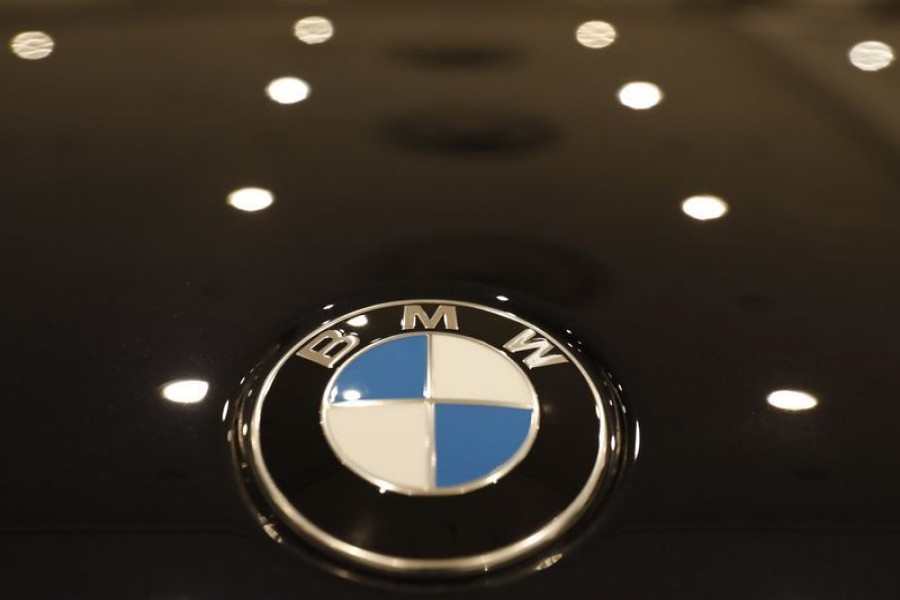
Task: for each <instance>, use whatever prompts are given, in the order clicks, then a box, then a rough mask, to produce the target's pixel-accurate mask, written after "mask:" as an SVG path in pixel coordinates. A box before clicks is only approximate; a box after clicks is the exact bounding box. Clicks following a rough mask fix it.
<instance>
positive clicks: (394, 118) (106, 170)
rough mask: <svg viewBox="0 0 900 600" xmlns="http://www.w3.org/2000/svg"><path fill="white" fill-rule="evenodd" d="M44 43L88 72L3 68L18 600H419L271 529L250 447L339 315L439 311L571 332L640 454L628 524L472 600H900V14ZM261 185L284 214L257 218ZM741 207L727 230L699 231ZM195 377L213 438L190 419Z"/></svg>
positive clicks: (65, 31) (733, 7) (720, 226)
mask: <svg viewBox="0 0 900 600" xmlns="http://www.w3.org/2000/svg"><path fill="white" fill-rule="evenodd" d="M310 14H322V15H325V16H328V17H329V18H330V19H332V20H333V21H334V23H335V27H336V35H335V37H334V38H333V39H332V40H331V41H329V42H328V43H326V44H323V45H321V46H305V45H303V44H301V43H299V42H298V41H297V40H296V39H294V38H293V37H292V35H291V28H292V24H293V22H294V21H295V20H296V19H298V18H300V17H303V16H308V15H310ZM589 19H602V20H606V21H609V22H611V23H613V24H615V26H616V27H617V29H618V31H619V39H618V41H617V42H616V43H615V44H613V45H612V46H610V47H609V48H606V49H603V50H593V51H592V50H587V49H585V48H583V47H581V46H579V45H578V44H577V43H576V42H575V40H574V36H573V33H574V30H575V27H576V26H577V25H578V24H579V23H581V22H582V21H586V20H589ZM28 29H39V30H44V31H47V32H48V33H50V34H51V35H52V36H53V37H54V39H55V42H56V47H55V50H54V53H53V54H52V55H51V56H50V57H49V58H48V59H46V60H41V61H33V62H32V61H23V60H21V59H19V58H17V57H16V56H14V55H13V54H12V53H11V52H8V51H6V50H4V51H3V52H2V53H0V80H2V90H3V91H2V94H0V115H2V127H0V157H2V161H0V190H2V196H0V197H2V201H3V207H4V209H5V210H4V212H3V217H2V219H0V244H2V246H0V274H2V278H3V279H2V281H3V284H4V285H3V290H2V294H0V339H2V340H3V349H4V353H3V359H4V360H2V361H0V381H2V383H3V389H4V391H5V394H4V396H5V397H4V400H3V404H2V406H3V408H4V412H3V414H4V415H5V420H4V427H3V433H2V437H0V439H2V450H3V452H2V455H0V456H2V458H0V473H2V476H0V557H2V563H3V569H2V571H3V578H2V583H0V586H3V588H2V592H0V595H4V596H8V597H13V598H18V597H29V598H33V597H119V598H121V597H138V598H147V597H150V598H195V597H196V598H223V597H239V596H240V597H305V598H316V597H322V598H325V597H334V595H335V594H346V595H352V596H357V597H380V596H381V595H384V594H386V592H380V591H378V590H377V589H376V588H373V587H371V586H363V585H358V584H355V583H352V582H348V581H344V580H341V579H339V578H337V577H335V576H333V575H329V574H325V573H322V572H320V571H319V570H317V569H316V568H315V567H312V566H310V565H308V564H306V563H304V562H303V561H302V560H297V559H296V557H294V556H291V555H289V554H288V553H284V552H283V551H282V549H281V548H279V547H277V546H276V545H275V544H273V543H272V542H271V541H270V540H268V538H266V537H265V536H264V535H263V534H262V533H261V532H260V531H259V530H258V527H257V526H256V524H255V523H254V522H253V519H252V516H251V514H250V512H249V511H248V510H247V507H246V506H245V505H244V503H243V501H242V499H241V497H240V496H239V494H238V492H237V486H236V485H235V482H234V477H233V475H232V473H231V469H230V466H229V463H228V456H227V451H226V447H225V439H224V436H225V430H224V427H223V425H222V422H221V415H222V410H223V405H224V403H225V402H226V400H229V399H232V400H233V399H234V398H235V395H236V394H237V393H238V390H239V381H240V379H241V377H243V375H244V374H245V373H246V371H247V369H249V367H251V366H252V365H253V364H255V362H256V361H257V360H258V359H259V357H260V356H262V354H263V353H264V352H265V350H266V349H267V348H268V347H270V346H271V344H272V343H273V342H274V340H276V339H277V338H278V337H279V336H280V335H282V334H283V333H284V332H285V331H286V330H288V329H289V328H290V327H291V325H292V324H294V323H296V322H297V321H298V319H300V318H301V317H303V315H304V314H308V311H309V310H310V309H312V308H315V307H317V306H321V305H323V304H326V303H327V302H331V301H333V299H338V298H341V297H343V296H344V295H345V294H347V293H349V292H350V291H356V290H360V289H365V288H366V287H367V286H374V285H385V284H390V282H392V281H399V280H408V279H421V280H423V281H424V280H430V279H433V278H440V279H445V280H446V279H450V280H456V281H460V282H476V283H477V282H482V283H490V284H493V285H496V286H499V287H500V288H502V289H508V290H510V293H522V294H525V295H527V296H531V297H534V298H536V299H538V300H541V301H544V302H547V303H550V304H552V305H554V306H557V307H558V308H559V310H560V311H561V312H562V313H564V314H565V315H567V319H568V321H569V322H568V323H561V324H560V325H561V326H562V327H569V326H570V327H571V328H572V329H573V330H575V331H577V332H578V334H580V335H581V336H582V337H583V338H585V339H586V341H588V342H589V343H590V344H592V345H593V346H595V347H599V348H601V349H602V351H603V353H604V354H605V355H606V356H607V357H609V359H610V361H611V362H612V364H613V366H614V367H615V372H616V374H617V376H618V378H619V379H620V380H622V381H623V382H624V384H625V388H626V392H627V393H628V396H629V399H630V400H631V403H632V405H633V406H634V407H635V409H636V410H637V414H638V416H639V421H640V429H641V447H640V455H639V458H638V460H637V463H636V465H635V466H634V468H633V469H632V471H631V474H630V486H629V488H628V489H627V490H626V491H624V492H623V495H622V497H621V498H620V503H619V504H618V505H617V506H618V507H617V508H616V509H615V510H616V512H615V514H614V515H612V516H611V523H613V524H614V525H611V526H610V527H608V528H607V529H606V530H604V531H603V532H601V534H599V535H596V536H594V538H593V539H592V540H591V541H590V542H589V543H588V544H586V545H585V546H584V547H582V548H581V549H580V551H578V552H576V553H573V554H572V555H570V556H565V557H563V559H562V560H561V561H560V562H559V563H558V564H557V565H555V566H554V567H553V568H550V569H547V570H546V571H544V572H541V573H538V574H535V575H533V576H531V577H528V578H527V579H525V580H524V581H521V582H519V583H504V584H499V586H498V587H494V588H490V589H482V590H481V591H479V592H477V593H470V594H469V595H471V596H474V597H478V596H481V595H483V596H485V597H498V598H501V597H508V598H512V597H516V598H522V597H545V596H547V595H549V594H560V595H562V594H568V595H574V596H579V595H582V596H586V595H588V594H590V595H592V596H602V595H604V594H608V595H610V596H613V595H614V596H616V597H618V598H623V597H624V598H631V597H634V598H647V597H690V598H700V597H711V598H721V597H729V598H759V597H766V598H826V597H828V598H846V597H869V598H874V597H878V598H889V597H894V596H896V590H897V588H898V587H900V574H898V571H897V569H896V565H897V564H898V560H900V550H898V548H900V536H898V525H900V511H898V508H897V507H898V505H900V484H898V480H897V473H898V467H900V445H898V443H897V435H896V432H895V429H896V425H897V421H898V415H900V411H898V408H897V402H898V396H900V394H898V392H900V385H898V383H897V380H896V377H897V364H898V359H900V351H898V344H897V339H898V336H900V311H898V307H900V235H898V234H900V224H898V223H900V203H898V198H900V154H898V144H900V116H898V115H900V112H898V110H897V107H898V106H900V75H898V74H900V71H898V68H900V67H898V65H897V64H896V63H895V64H894V65H893V66H892V67H890V68H888V69H886V70H884V71H881V72H878V73H864V72H862V71H859V70H857V69H854V68H853V67H852V66H851V65H850V64H849V62H848V61H847V57H846V53H847V50H848V49H849V47H850V46H851V45H853V44H854V43H856V42H858V41H862V40H866V39H880V40H883V41H885V42H887V43H890V44H892V45H893V46H894V47H895V48H897V47H900V15H898V11H897V10H896V8H894V5H893V4H887V3H878V2H868V3H867V2H847V3H843V4H830V3H827V2H815V1H813V0H809V1H806V2H799V1H798V2H787V1H785V2H758V3H756V2H712V1H709V2H651V1H649V0H647V1H640V2H562V1H547V2H538V1H525V2H518V3H515V4H512V3H508V2H501V1H499V0H497V1H495V0H480V1H478V2H475V1H473V0H458V1H456V2H452V3H448V2H438V1H436V0H419V1H417V2H411V1H401V0H386V1H383V2H372V1H369V0H348V1H341V2H338V1H337V0H335V1H333V2H312V3H310V2H274V1H272V2H254V3H250V2H231V1H229V2H216V3H213V2H202V1H198V2H193V3H176V2H127V1H123V2H116V1H113V0H107V1H103V0H40V1H37V0H34V1H29V2H25V1H22V0H16V1H10V0H4V1H2V2H0V37H2V39H3V40H4V43H5V42H6V40H9V39H10V38H11V37H12V36H13V35H15V33H17V32H18V31H22V30H28ZM282 75H295V76H298V77H301V78H303V79H305V80H306V81H308V82H309V83H310V84H311V86H312V94H311V96H310V97H309V99H308V100H306V101H305V102H302V103H300V104H297V105H292V106H282V105H277V104H274V103H273V102H271V101H270V100H269V99H268V98H266V96H265V94H264V92H263V90H264V88H265V86H266V84H267V83H268V82H269V81H270V80H272V79H274V78H275V77H278V76H282ZM629 80H649V81H653V82H655V83H656V84H658V85H659V86H660V87H661V88H662V89H663V91H664V93H665V100H664V101H663V102H662V103H661V104H660V105H659V106H658V107H656V108H654V109H652V110H648V111H640V112H639V111H631V110H629V109H627V108H625V107H623V106H621V105H619V103H618V102H617V101H616V91H617V90H618V89H619V87H620V86H621V85H622V84H624V83H625V82H627V81H629ZM248 185H258V186H262V187H266V188H268V189H270V190H272V192H273V193H274V194H275V196H276V201H275V203H274V205H273V206H272V207H271V208H270V209H268V210H265V211H262V212H259V213H252V214H251V213H242V212H239V211H236V210H234V209H233V208H231V207H230V206H228V205H227V204H226V202H225V199H226V196H227V194H228V193H229V192H230V191H231V190H233V189H235V188H238V187H242V186H248ZM705 192H708V193H714V194H718V195H720V196H722V197H723V198H724V199H726V200H727V201H728V203H729V205H730V208H731V211H730V212H729V213H728V215H727V216H726V217H725V218H723V219H721V220H718V221H710V222H705V223H701V222H697V221H693V220H691V219H689V218H687V217H686V216H685V215H684V214H682V213H681V211H680V209H679V204H680V202H681V201H682V200H683V199H684V198H686V197H687V196H689V195H692V194H696V193H705ZM185 377H196V378H200V379H205V380H208V381H209V382H210V384H211V388H210V393H209V395H208V397H207V398H206V399H205V400H204V401H203V402H202V403H200V404H197V405H191V406H185V405H176V404H172V403H168V402H166V401H164V400H163V399H162V398H161V397H160V395H159V386H160V385H161V384H163V383H165V382H167V381H170V380H173V379H179V378H185ZM779 388H802V389H807V390H809V391H811V392H813V393H815V394H816V395H817V396H818V398H819V400H820V405H819V407H818V408H817V409H816V410H814V411H810V412H808V413H797V414H790V413H786V412H781V411H777V410H775V409H772V408H770V407H769V406H767V405H766V402H765V397H766V395H767V394H768V393H769V392H770V391H772V390H775V389H779Z"/></svg>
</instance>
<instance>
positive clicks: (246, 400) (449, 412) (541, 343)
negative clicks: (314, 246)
mask: <svg viewBox="0 0 900 600" xmlns="http://www.w3.org/2000/svg"><path fill="white" fill-rule="evenodd" d="M500 298H502V299H504V300H506V298H505V297H503V296H501V297H500ZM501 304H502V305H501ZM512 309H513V307H512V306H510V304H509V303H508V301H506V302H503V303H496V302H495V303H492V304H487V303H484V304H483V303H475V302H471V301H456V300H436V299H409V300H397V301H391V302H384V303H380V304H375V305H372V306H364V307H356V308H353V309H352V310H351V309H346V310H343V311H340V312H341V313H342V314H334V315H331V313H334V312H336V310H335V309H334V308H333V307H332V306H329V307H326V310H325V312H326V314H328V315H330V316H329V318H327V320H325V321H324V322H322V321H321V319H320V320H319V322H320V323H321V324H320V326H318V327H316V328H311V329H308V330H304V331H301V332H300V333H298V334H297V335H295V336H292V337H291V338H289V339H287V340H286V341H285V342H284V343H282V344H281V345H279V347H278V348H277V349H276V351H274V352H273V353H272V354H271V356H270V357H269V358H268V359H266V360H264V361H263V363H262V364H261V365H260V366H258V367H257V368H256V369H254V371H253V372H252V374H251V376H250V377H248V378H247V381H246V382H245V385H244V388H243V391H242V395H241V398H240V400H239V403H238V408H237V411H236V418H235V420H234V425H233V429H232V430H231V433H232V439H233V441H234V443H233V449H234V455H235V460H236V463H237V464H238V466H239V470H240V472H241V475H242V480H243V481H244V482H245V484H246V486H245V489H246V490H247V492H248V497H249V498H250V499H251V501H252V502H253V504H254V505H255V506H256V508H257V510H258V514H259V516H260V520H261V521H262V522H263V525H264V526H265V528H266V530H267V531H268V532H269V533H270V535H272V537H275V538H276V539H277V540H279V541H282V542H296V544H294V545H295V546H296V547H300V548H301V549H302V548H305V549H307V550H308V552H307V553H308V554H311V555H315V556H317V557H320V558H322V559H323V560H324V561H325V562H326V563H334V564H336V565H341V566H349V567H356V568H358V569H362V570H364V571H367V572H376V573H381V574H390V575H394V576H396V575H399V574H403V575H408V576H411V577H419V578H421V577H428V576H441V577H450V576H461V575H463V576H464V575H473V574H483V573H484V572H486V571H493V570H501V569H504V568H506V567H509V566H512V565H516V564H523V563H528V560H529V559H531V561H532V563H535V561H539V560H540V559H541V558H542V557H546V556H548V555H553V554H552V552H554V551H558V550H559V548H561V547H562V544H564V543H565V541H566V540H567V539H570V538H571V537H572V533H573V529H576V527H575V526H576V525H577V524H578V523H579V522H584V521H586V520H588V519H589V518H590V516H591V515H592V514H593V513H595V512H596V508H597V506H598V505H599V504H600V503H601V501H602V500H603V498H604V497H605V496H606V495H607V491H608V489H609V488H610V486H611V483H612V480H613V479H614V476H615V474H616V472H617V471H618V470H619V468H620V463H621V462H622V459H621V457H622V454H623V447H624V445H625V437H626V435H625V431H626V428H625V427H624V425H623V418H622V411H623V410H624V408H623V407H622V404H621V399H620V398H619V394H618V389H617V386H616V385H615V384H614V383H613V381H612V379H611V378H610V376H609V374H608V373H606V372H605V371H603V370H601V369H597V368H595V367H593V366H592V365H590V364H589V363H588V361H587V360H586V359H585V358H584V355H583V352H582V348H581V345H580V342H578V341H577V339H576V338H574V337H573V336H572V335H571V334H569V333H566V334H562V335H560V334H554V333H552V332H551V331H550V330H548V329H546V328H544V327H540V326H538V325H536V324H534V323H532V322H530V321H527V320H525V318H523V317H522V316H521V315H519V314H518V313H515V312H512ZM582 528H583V527H582ZM554 549H555V550H554ZM535 564H536V563H535Z"/></svg>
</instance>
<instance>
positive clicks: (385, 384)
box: [322, 333, 539, 495]
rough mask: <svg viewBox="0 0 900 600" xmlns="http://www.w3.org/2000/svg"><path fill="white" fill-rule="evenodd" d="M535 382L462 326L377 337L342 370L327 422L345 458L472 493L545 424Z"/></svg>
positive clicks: (384, 476)
mask: <svg viewBox="0 0 900 600" xmlns="http://www.w3.org/2000/svg"><path fill="white" fill-rule="evenodd" d="M538 412H539V411H538V405H537V397H536V395H535V392H534V388H533V387H532V385H531V382H530V381H529V380H528V377H527V376H526V375H525V373H523V372H522V370H521V369H520V368H519V366H518V365H516V364H515V362H513V361H512V359H510V358H509V357H508V356H507V355H505V354H504V353H503V352H501V351H500V350H497V349H496V348H493V347H491V346H489V345H487V344H485V343H483V342H480V341H478V340H475V339H473V338H470V337H466V336H463V335H458V334H451V333H421V334H418V333H417V334H406V335H401V336H397V337H394V338H389V339H387V340H385V341H382V342H378V343H375V344H373V345H371V346H369V347H368V348H366V349H364V350H362V351H360V352H359V353H357V354H356V356H354V357H353V358H351V359H350V360H349V361H348V362H347V363H346V364H345V365H344V366H343V367H342V368H340V369H339V370H338V372H337V373H336V374H335V376H334V377H333V379H332V381H331V382H330V384H329V386H328V388H327V390H326V392H325V398H324V402H323V406H322V427H323V429H324V430H325V435H326V438H327V439H328V442H329V443H330V444H331V447H332V449H333V450H334V452H335V453H336V454H337V456H338V458H339V459H340V460H341V462H342V463H343V464H344V465H345V466H347V467H348V468H350V469H351V470H353V471H354V472H356V473H357V474H358V475H360V476H362V477H363V478H365V479H367V480H369V481H370V482H372V483H373V484H375V485H378V486H380V487H383V488H386V489H390V490H393V491H397V492H401V493H407V494H412V495H416V494H448V493H463V492H466V491H470V490H473V489H477V488H479V487H482V486H483V485H488V484H490V483H492V482H495V481H497V479H499V478H500V477H502V476H503V475H505V474H506V473H507V472H509V471H510V470H511V469H512V468H513V467H514V466H515V465H516V464H518V463H519V461H521V460H522V459H523V458H524V457H525V455H527V453H528V450H529V449H530V447H531V443H532V442H533V441H534V437H535V435H536V433H537V427H538Z"/></svg>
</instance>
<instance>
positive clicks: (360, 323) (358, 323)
mask: <svg viewBox="0 0 900 600" xmlns="http://www.w3.org/2000/svg"><path fill="white" fill-rule="evenodd" d="M368 324H369V317H367V316H366V315H359V316H357V317H353V318H352V319H349V320H348V321H347V325H349V326H351V327H365V326H366V325H368Z"/></svg>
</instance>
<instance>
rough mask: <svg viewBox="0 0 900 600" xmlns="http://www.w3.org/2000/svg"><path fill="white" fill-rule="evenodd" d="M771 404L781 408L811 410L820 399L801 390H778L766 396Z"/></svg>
mask: <svg viewBox="0 0 900 600" xmlns="http://www.w3.org/2000/svg"><path fill="white" fill-rule="evenodd" d="M766 402H768V403H769V405H770V406H774V407H775V408H780V409H781V410H791V411H798V410H809V409H811V408H815V407H816V406H818V404H819V401H818V399H816V397H815V396H813V395H812V394H808V393H807V392H801V391H800V390H777V391H774V392H772V393H771V394H769V395H768V396H767V397H766Z"/></svg>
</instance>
